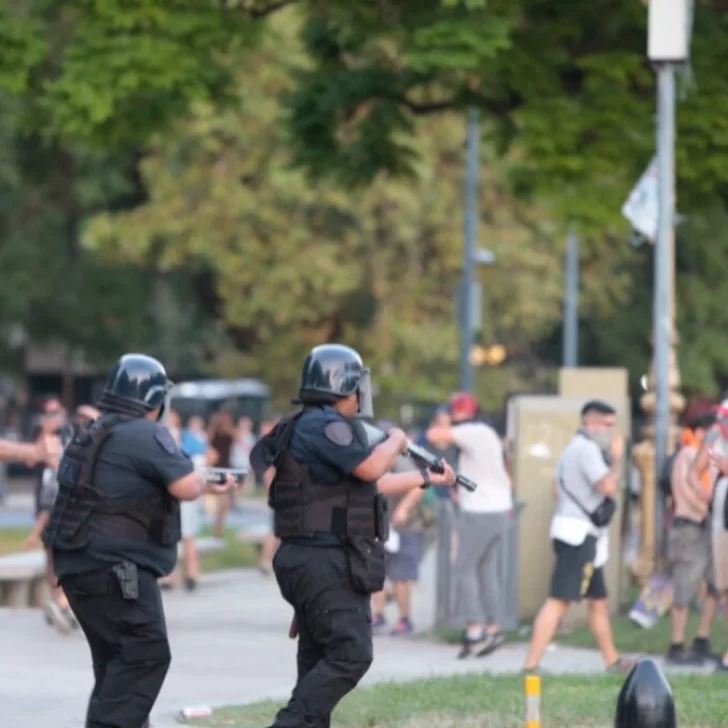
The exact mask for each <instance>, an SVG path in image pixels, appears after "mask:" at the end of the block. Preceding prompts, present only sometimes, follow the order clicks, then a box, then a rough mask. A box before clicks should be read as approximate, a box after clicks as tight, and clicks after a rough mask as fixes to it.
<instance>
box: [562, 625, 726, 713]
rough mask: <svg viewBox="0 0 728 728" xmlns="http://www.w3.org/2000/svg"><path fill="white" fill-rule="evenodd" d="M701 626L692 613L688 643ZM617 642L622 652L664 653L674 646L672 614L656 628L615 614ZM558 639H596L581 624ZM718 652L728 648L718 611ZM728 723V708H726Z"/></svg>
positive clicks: (575, 642) (714, 637)
mask: <svg viewBox="0 0 728 728" xmlns="http://www.w3.org/2000/svg"><path fill="white" fill-rule="evenodd" d="M697 628H698V615H697V614H694V613H691V614H690V616H689V617H688V628H687V632H686V642H688V643H689V642H692V640H693V638H694V637H695V631H696V629H697ZM612 630H613V632H614V642H615V644H616V645H617V649H618V650H620V651H622V652H633V653H638V652H639V653H644V654H647V655H663V654H665V653H666V652H667V649H668V647H669V646H670V642H671V639H670V617H669V616H667V615H666V616H665V617H663V618H662V619H661V620H660V621H659V622H658V623H657V624H656V625H655V626H654V627H653V628H652V629H642V627H638V626H637V625H636V624H635V623H634V622H632V621H631V620H630V619H629V618H628V617H615V618H614V619H613V620H612ZM556 642H557V643H559V644H563V645H572V646H574V647H594V638H593V637H592V635H591V632H590V631H589V629H588V628H587V627H580V628H579V629H576V630H574V631H573V632H571V633H569V634H563V635H559V636H558V637H557V639H556ZM710 642H711V646H712V648H713V650H714V651H716V652H718V653H720V654H722V653H723V652H724V651H725V649H726V629H725V623H724V621H723V616H722V614H718V616H717V617H716V618H715V621H714V622H713V629H712V631H711V636H710ZM726 723H727V724H728V707H727V708H726Z"/></svg>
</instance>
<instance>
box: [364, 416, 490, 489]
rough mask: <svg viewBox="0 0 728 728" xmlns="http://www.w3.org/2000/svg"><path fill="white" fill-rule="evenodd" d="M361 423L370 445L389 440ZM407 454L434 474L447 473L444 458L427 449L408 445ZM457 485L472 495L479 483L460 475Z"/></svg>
mask: <svg viewBox="0 0 728 728" xmlns="http://www.w3.org/2000/svg"><path fill="white" fill-rule="evenodd" d="M360 422H361V425H362V426H363V428H364V432H365V433H366V435H367V438H368V439H369V444H370V445H378V444H379V443H380V442H382V441H383V440H385V439H386V438H387V434H386V433H385V432H382V430H380V429H379V428H378V427H374V426H373V425H370V424H369V423H368V422H365V421H364V420H360ZM407 454H408V455H409V456H410V457H411V458H412V460H414V461H415V463H420V464H422V465H425V466H426V467H427V469H428V470H431V471H432V472H433V473H444V472H445V464H444V462H443V460H442V458H439V457H437V455H433V454H432V453H431V452H430V451H429V450H425V448H423V447H420V446H419V445H415V444H414V443H413V442H410V443H408V444H407ZM455 484H456V485H459V486H462V487H463V488H465V490H467V491H470V492H471V493H472V492H473V491H474V490H476V489H477V487H478V485H477V483H474V482H473V481H472V480H470V478H466V477H465V476H464V475H458V476H457V479H456V480H455Z"/></svg>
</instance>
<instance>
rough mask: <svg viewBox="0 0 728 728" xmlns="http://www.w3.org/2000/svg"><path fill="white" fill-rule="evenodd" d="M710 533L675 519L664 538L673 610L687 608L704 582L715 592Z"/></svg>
mask: <svg viewBox="0 0 728 728" xmlns="http://www.w3.org/2000/svg"><path fill="white" fill-rule="evenodd" d="M711 552H712V547H711V538H710V531H709V529H708V528H707V526H705V525H702V526H701V525H700V524H698V523H693V522H692V521H688V520H687V519H684V518H679V517H678V518H675V520H674V521H673V522H672V526H671V527H670V532H669V533H668V535H667V562H668V564H669V566H670V575H671V576H672V582H673V597H672V601H673V604H674V605H675V606H676V607H689V606H690V603H691V602H692V601H693V599H694V597H695V595H696V594H697V592H698V589H699V587H700V582H701V581H702V580H703V579H705V580H706V581H707V583H708V588H709V589H710V591H711V592H714V591H715V575H714V569H713V559H712V555H711Z"/></svg>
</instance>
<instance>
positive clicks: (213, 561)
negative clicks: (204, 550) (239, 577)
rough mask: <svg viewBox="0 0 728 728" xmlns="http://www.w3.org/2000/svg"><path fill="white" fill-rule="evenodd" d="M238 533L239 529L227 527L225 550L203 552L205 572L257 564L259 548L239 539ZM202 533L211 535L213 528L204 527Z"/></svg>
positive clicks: (201, 558) (201, 560)
mask: <svg viewBox="0 0 728 728" xmlns="http://www.w3.org/2000/svg"><path fill="white" fill-rule="evenodd" d="M237 533H238V532H237V529H234V528H228V529H226V530H225V550H224V551H215V552H213V553H209V554H203V555H202V556H201V557H200V566H201V567H202V573H203V574H204V573H209V572H211V571H221V570H223V569H240V568H244V567H250V566H255V565H256V564H257V563H258V550H257V548H256V547H255V545H254V544H251V543H243V542H241V541H238V538H237ZM202 535H203V536H211V535H212V531H211V529H209V528H204V529H203V531H202Z"/></svg>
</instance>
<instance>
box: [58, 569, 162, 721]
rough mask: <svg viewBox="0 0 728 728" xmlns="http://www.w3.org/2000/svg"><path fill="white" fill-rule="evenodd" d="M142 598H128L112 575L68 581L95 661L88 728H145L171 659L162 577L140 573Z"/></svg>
mask: <svg viewBox="0 0 728 728" xmlns="http://www.w3.org/2000/svg"><path fill="white" fill-rule="evenodd" d="M138 575H139V595H138V598H137V599H135V600H131V599H124V597H123V595H122V592H121V588H120V586H119V582H118V581H117V578H116V576H115V575H114V574H113V572H112V571H110V570H109V571H103V572H95V573H93V574H84V575H79V576H68V577H65V578H64V579H63V580H62V586H63V589H64V591H65V593H66V596H67V597H68V602H69V604H70V605H71V609H73V612H74V614H75V615H76V619H77V620H78V623H79V625H80V626H81V629H83V632H84V634H85V635H86V639H87V640H88V645H89V648H90V649H91V659H92V661H93V670H94V677H95V679H96V682H95V684H94V689H93V691H92V693H91V699H90V700H89V704H88V713H87V716H86V728H144V727H145V726H147V725H148V722H147V721H148V718H149V714H150V713H151V710H152V707H153V705H154V702H155V701H156V699H157V696H158V695H159V692H160V690H161V689H162V685H163V683H164V678H165V677H166V675H167V670H168V669H169V664H170V661H171V655H170V651H169V642H168V640H167V626H166V623H165V619H164V609H163V606H162V597H161V594H160V591H159V586H158V585H157V579H156V577H155V576H154V575H153V574H152V573H151V572H148V571H142V570H141V569H140V570H139V571H138Z"/></svg>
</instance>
